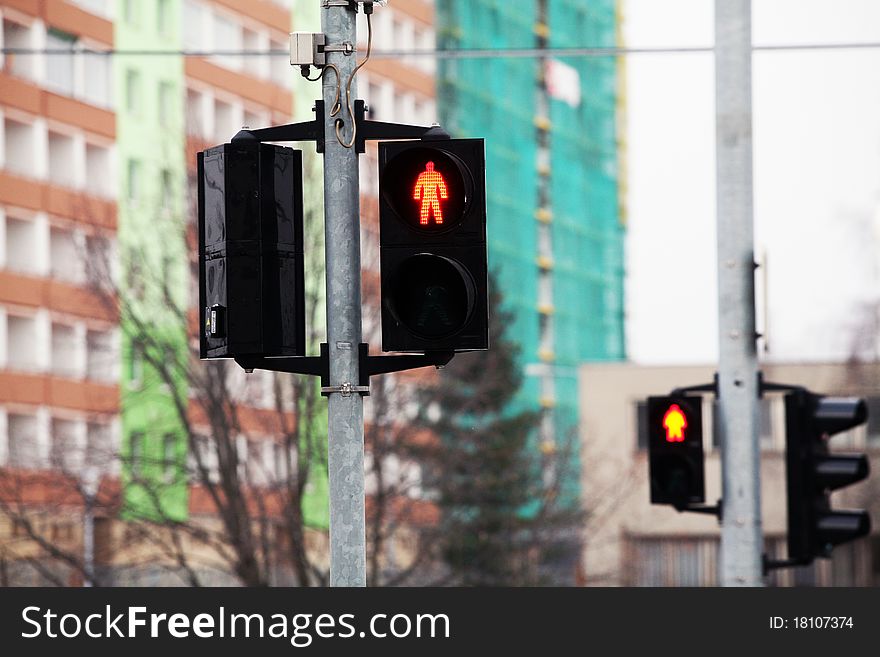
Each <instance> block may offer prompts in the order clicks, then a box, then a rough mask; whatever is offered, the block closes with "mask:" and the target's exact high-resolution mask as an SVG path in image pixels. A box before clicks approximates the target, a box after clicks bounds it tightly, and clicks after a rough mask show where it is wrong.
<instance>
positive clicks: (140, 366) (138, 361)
mask: <svg viewBox="0 0 880 657" xmlns="http://www.w3.org/2000/svg"><path fill="white" fill-rule="evenodd" d="M128 380H129V383H130V385H131V386H132V387H133V388H139V387H141V386H142V385H143V382H144V345H143V343H141V342H138V341H134V342H132V343H131V359H130V360H129V363H128Z"/></svg>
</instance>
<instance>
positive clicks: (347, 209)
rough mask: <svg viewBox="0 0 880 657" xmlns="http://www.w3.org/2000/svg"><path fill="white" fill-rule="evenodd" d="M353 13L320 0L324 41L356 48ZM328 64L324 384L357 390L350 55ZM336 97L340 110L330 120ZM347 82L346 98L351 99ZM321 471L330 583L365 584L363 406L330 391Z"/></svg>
mask: <svg viewBox="0 0 880 657" xmlns="http://www.w3.org/2000/svg"><path fill="white" fill-rule="evenodd" d="M356 19H357V14H356V13H355V12H354V11H352V10H351V9H349V5H348V3H340V2H333V1H332V0H330V1H329V2H326V1H325V2H322V9H321V29H322V31H323V32H324V34H325V35H326V43H327V44H328V45H330V46H336V45H340V44H344V43H350V44H355V43H357V40H356V29H355V28H356ZM327 62H328V63H329V64H334V65H335V66H336V68H337V70H338V72H339V73H338V75H339V78H338V79H337V77H336V74H335V73H334V71H332V70H325V74H324V77H323V98H324V117H323V118H324V134H325V135H326V139H325V142H324V236H325V240H326V245H325V249H326V250H325V253H326V261H327V262H326V267H327V344H328V347H329V352H328V353H329V358H330V381H329V383H330V386H331V387H335V388H340V387H341V386H343V385H345V384H350V385H351V386H355V387H356V386H357V385H358V381H359V377H358V367H359V364H358V345H359V344H360V342H361V331H362V329H361V250H360V249H361V246H360V218H359V215H360V194H359V184H358V154H357V151H356V149H355V148H345V147H344V146H343V145H342V144H340V143H339V141H338V140H337V138H336V121H337V119H339V118H341V119H343V120H344V121H345V126H344V129H343V135H344V138H346V139H350V135H351V130H352V127H353V126H352V117H351V116H350V115H349V113H348V110H347V108H346V107H345V106H344V105H345V84H346V82H347V81H348V78H349V76H350V75H351V74H352V71H353V70H354V68H355V66H356V65H357V63H356V55H355V54H354V53H353V52H350V53H343V52H341V51H339V50H335V49H334V50H329V51H328V52H327ZM340 85H341V87H342V94H341V96H340V97H339V100H340V102H342V103H343V108H342V109H341V110H340V112H339V113H338V114H336V116H330V112H331V111H332V109H333V105H334V102H335V100H336V98H337V97H338V96H337V89H338V88H339V86H340ZM355 90H356V87H355V85H354V83H352V87H351V95H352V97H355V96H356V91H355ZM327 413H328V441H329V445H328V472H329V478H330V585H331V586H366V581H367V578H366V536H365V519H364V404H363V397H361V395H360V394H358V393H354V394H352V393H351V392H348V393H343V392H341V391H339V392H331V393H330V394H329V398H328V411H327Z"/></svg>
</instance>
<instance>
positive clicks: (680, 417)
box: [663, 404, 688, 443]
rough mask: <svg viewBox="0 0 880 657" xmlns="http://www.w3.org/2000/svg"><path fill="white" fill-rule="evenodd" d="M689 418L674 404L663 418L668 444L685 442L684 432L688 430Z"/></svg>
mask: <svg viewBox="0 0 880 657" xmlns="http://www.w3.org/2000/svg"><path fill="white" fill-rule="evenodd" d="M687 425H688V423H687V418H686V417H685V416H684V413H683V412H682V410H681V409H680V408H679V407H678V404H673V405H672V406H670V407H669V409H668V410H667V411H666V414H665V415H664V416H663V428H664V429H666V442H668V443H681V442H684V430H685V429H687Z"/></svg>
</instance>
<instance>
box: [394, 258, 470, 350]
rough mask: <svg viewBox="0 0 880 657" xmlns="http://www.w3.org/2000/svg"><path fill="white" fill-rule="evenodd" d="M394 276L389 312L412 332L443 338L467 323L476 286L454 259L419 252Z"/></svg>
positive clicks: (422, 336)
mask: <svg viewBox="0 0 880 657" xmlns="http://www.w3.org/2000/svg"><path fill="white" fill-rule="evenodd" d="M394 280H395V285H394V290H393V299H392V301H391V303H392V305H393V308H392V312H393V313H394V314H395V316H396V317H397V319H398V321H399V322H400V323H401V324H403V325H404V326H405V327H406V328H407V329H408V330H409V331H410V332H412V333H413V334H414V335H416V336H418V337H420V338H424V339H428V340H432V339H438V338H443V337H447V336H449V335H452V334H454V333H456V332H458V331H460V330H461V329H462V328H463V327H464V326H465V324H467V323H468V320H469V319H470V315H471V313H472V312H473V309H474V303H475V298H476V287H475V284H474V281H473V279H472V278H471V276H470V274H468V272H467V270H465V268H464V267H462V266H461V265H460V264H459V263H457V262H456V261H455V260H452V259H450V258H444V257H443V256H438V255H433V254H430V253H420V254H418V255H415V256H413V257H411V258H407V259H406V260H404V261H403V262H402V263H401V264H400V266H399V269H398V271H397V273H396V275H395V276H394Z"/></svg>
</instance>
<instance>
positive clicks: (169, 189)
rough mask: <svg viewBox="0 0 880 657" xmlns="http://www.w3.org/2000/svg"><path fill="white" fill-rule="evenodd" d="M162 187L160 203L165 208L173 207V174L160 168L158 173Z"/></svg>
mask: <svg viewBox="0 0 880 657" xmlns="http://www.w3.org/2000/svg"><path fill="white" fill-rule="evenodd" d="M159 184H160V185H161V189H162V198H161V200H160V203H161V205H162V207H163V208H164V209H166V210H170V209H171V208H172V207H174V176H173V175H172V174H171V171H169V170H168V169H162V172H161V173H160V183H159Z"/></svg>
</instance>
